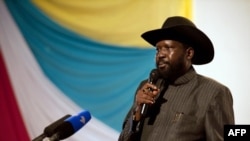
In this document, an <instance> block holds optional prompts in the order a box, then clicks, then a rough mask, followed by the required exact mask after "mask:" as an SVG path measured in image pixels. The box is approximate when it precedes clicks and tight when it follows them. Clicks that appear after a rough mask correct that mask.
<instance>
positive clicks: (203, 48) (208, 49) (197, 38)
mask: <svg viewBox="0 0 250 141" xmlns="http://www.w3.org/2000/svg"><path fill="white" fill-rule="evenodd" d="M141 36H142V38H143V39H144V40H146V41H147V42H148V43H150V44H151V45H153V46H156V43H157V42H159V41H161V40H166V39H169V40H176V41H179V42H182V43H185V44H188V45H190V46H191V47H193V48H194V52H195V53H194V57H193V59H192V63H193V64H195V65H202V64H207V63H209V62H211V61H212V60H213V58H214V48H213V44H212V42H211V40H210V39H209V38H208V37H207V36H206V34H204V33H203V32H202V31H200V30H199V29H197V28H195V27H192V26H185V25H179V26H174V27H171V28H162V29H156V30H151V31H147V32H145V33H143V34H142V35H141Z"/></svg>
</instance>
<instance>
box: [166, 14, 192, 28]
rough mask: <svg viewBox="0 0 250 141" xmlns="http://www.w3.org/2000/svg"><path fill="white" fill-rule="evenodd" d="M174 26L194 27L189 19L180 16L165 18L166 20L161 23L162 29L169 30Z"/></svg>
mask: <svg viewBox="0 0 250 141" xmlns="http://www.w3.org/2000/svg"><path fill="white" fill-rule="evenodd" d="M175 26H191V27H196V26H195V24H194V23H193V22H191V21H190V20H189V19H187V18H184V17H180V16H174V17H170V18H167V20H166V21H165V22H164V23H163V25H162V28H170V27H175Z"/></svg>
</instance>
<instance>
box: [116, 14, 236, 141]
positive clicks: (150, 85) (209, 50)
mask: <svg viewBox="0 0 250 141" xmlns="http://www.w3.org/2000/svg"><path fill="white" fill-rule="evenodd" d="M142 38H143V39H145V40H146V41H147V42H149V43H150V44H151V45H153V46H155V47H156V69H154V71H152V73H151V74H152V75H151V77H150V78H149V79H148V80H144V81H142V82H141V84H140V85H139V87H138V89H137V91H136V95H135V100H134V104H133V106H132V107H131V109H130V111H129V112H128V114H127V116H126V118H125V120H124V124H123V130H122V132H121V134H120V136H119V141H155V140H156V141H194V140H195V141H223V136H224V134H223V130H224V129H223V128H224V125H225V124H234V111H233V99H232V94H231V92H230V90H229V89H228V88H227V87H226V86H224V85H223V84H221V83H219V82H217V81H215V80H213V79H210V78H208V77H205V76H202V75H200V74H197V73H196V71H195V69H194V68H193V66H192V65H193V64H195V65H202V64H207V63H209V62H211V61H212V60H213V57H214V48H213V44H212V42H211V41H210V39H209V38H208V37H207V36H206V35H205V34H204V33H203V32H202V31H201V30H199V29H198V28H197V27H196V26H195V25H194V24H193V23H192V22H191V21H190V20H188V19H186V18H184V17H180V16H174V17H170V18H168V19H167V20H166V21H165V22H164V24H163V26H162V28H161V29H156V30H151V31H148V32H145V33H143V34H142Z"/></svg>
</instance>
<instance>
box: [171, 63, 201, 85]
mask: <svg viewBox="0 0 250 141" xmlns="http://www.w3.org/2000/svg"><path fill="white" fill-rule="evenodd" d="M195 75H196V71H195V69H194V68H193V67H191V68H190V69H189V70H188V71H187V72H186V73H185V74H184V75H182V76H180V77H179V78H177V79H176V80H175V81H174V82H173V83H172V84H170V85H176V86H178V85H183V84H186V83H188V82H189V81H190V80H192V79H193V78H194V77H195Z"/></svg>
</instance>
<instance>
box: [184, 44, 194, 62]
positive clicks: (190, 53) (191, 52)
mask: <svg viewBox="0 0 250 141" xmlns="http://www.w3.org/2000/svg"><path fill="white" fill-rule="evenodd" d="M186 53H187V59H189V60H192V58H193V57H194V49H193V48H192V47H189V48H187V50H186Z"/></svg>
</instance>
